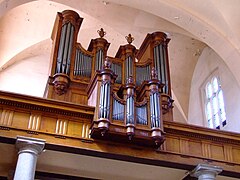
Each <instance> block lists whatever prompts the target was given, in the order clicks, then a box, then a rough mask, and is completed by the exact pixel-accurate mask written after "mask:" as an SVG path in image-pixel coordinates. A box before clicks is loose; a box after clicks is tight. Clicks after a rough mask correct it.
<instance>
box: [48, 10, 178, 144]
mask: <svg viewBox="0 0 240 180" xmlns="http://www.w3.org/2000/svg"><path fill="white" fill-rule="evenodd" d="M82 21H83V18H81V17H80V16H79V15H78V14H77V13H76V12H74V11H71V10H66V11H63V12H62V13H58V14H57V18H56V21H55V25H54V29H53V33H52V39H53V50H52V56H51V64H52V66H51V70H50V71H51V72H50V76H49V80H48V83H47V86H46V90H45V97H46V98H50V99H56V100H60V101H67V102H71V103H77V104H84V105H89V106H94V107H95V114H94V118H93V120H92V125H91V133H90V135H91V138H94V139H109V140H114V141H119V142H130V143H133V144H140V145H149V146H158V147H159V146H160V145H161V144H162V143H163V142H164V139H165V138H164V134H165V133H164V129H163V122H164V121H172V117H173V114H172V108H173V106H172V103H173V100H172V98H171V83H170V73H169V62H168V50H167V46H168V42H169V40H170V39H168V38H167V36H166V34H165V33H163V32H155V33H152V34H148V35H147V36H146V38H145V40H144V42H143V43H142V45H141V47H140V48H139V49H136V47H135V46H133V45H132V42H133V40H134V38H133V37H132V36H131V34H129V35H128V36H126V40H127V42H128V43H127V44H126V45H122V46H120V48H119V49H118V51H117V53H116V56H115V57H109V56H107V50H108V47H109V45H110V43H108V41H107V40H106V39H104V35H105V34H106V33H105V32H104V30H103V29H102V28H101V29H100V30H98V34H99V36H100V37H99V38H96V39H92V40H91V42H90V45H89V47H88V49H87V50H86V49H84V48H83V47H82V45H81V44H80V43H77V34H78V31H79V28H80V26H81V23H82Z"/></svg>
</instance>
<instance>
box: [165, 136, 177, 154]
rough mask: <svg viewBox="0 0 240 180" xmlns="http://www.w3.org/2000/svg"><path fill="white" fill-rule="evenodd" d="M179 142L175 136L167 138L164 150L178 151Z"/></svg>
mask: <svg viewBox="0 0 240 180" xmlns="http://www.w3.org/2000/svg"><path fill="white" fill-rule="evenodd" d="M179 147H180V142H179V139H176V138H167V140H166V150H167V151H171V152H180V148H179Z"/></svg>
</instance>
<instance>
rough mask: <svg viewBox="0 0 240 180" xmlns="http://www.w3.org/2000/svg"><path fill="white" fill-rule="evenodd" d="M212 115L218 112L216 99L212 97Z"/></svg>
mask: <svg viewBox="0 0 240 180" xmlns="http://www.w3.org/2000/svg"><path fill="white" fill-rule="evenodd" d="M212 102H213V114H217V112H218V103H217V97H216V96H214V97H213V101H212Z"/></svg>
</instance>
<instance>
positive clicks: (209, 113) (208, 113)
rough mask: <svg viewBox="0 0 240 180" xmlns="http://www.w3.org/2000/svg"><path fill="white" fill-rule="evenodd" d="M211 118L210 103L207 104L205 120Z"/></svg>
mask: <svg viewBox="0 0 240 180" xmlns="http://www.w3.org/2000/svg"><path fill="white" fill-rule="evenodd" d="M211 118H212V108H211V103H210V102H208V103H207V119H208V120H209V119H211Z"/></svg>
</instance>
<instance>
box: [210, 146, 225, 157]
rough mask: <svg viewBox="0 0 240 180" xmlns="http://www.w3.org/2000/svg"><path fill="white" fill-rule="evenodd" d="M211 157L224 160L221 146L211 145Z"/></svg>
mask: <svg viewBox="0 0 240 180" xmlns="http://www.w3.org/2000/svg"><path fill="white" fill-rule="evenodd" d="M211 154H212V158H214V159H218V160H224V151H223V146H217V145H211Z"/></svg>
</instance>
